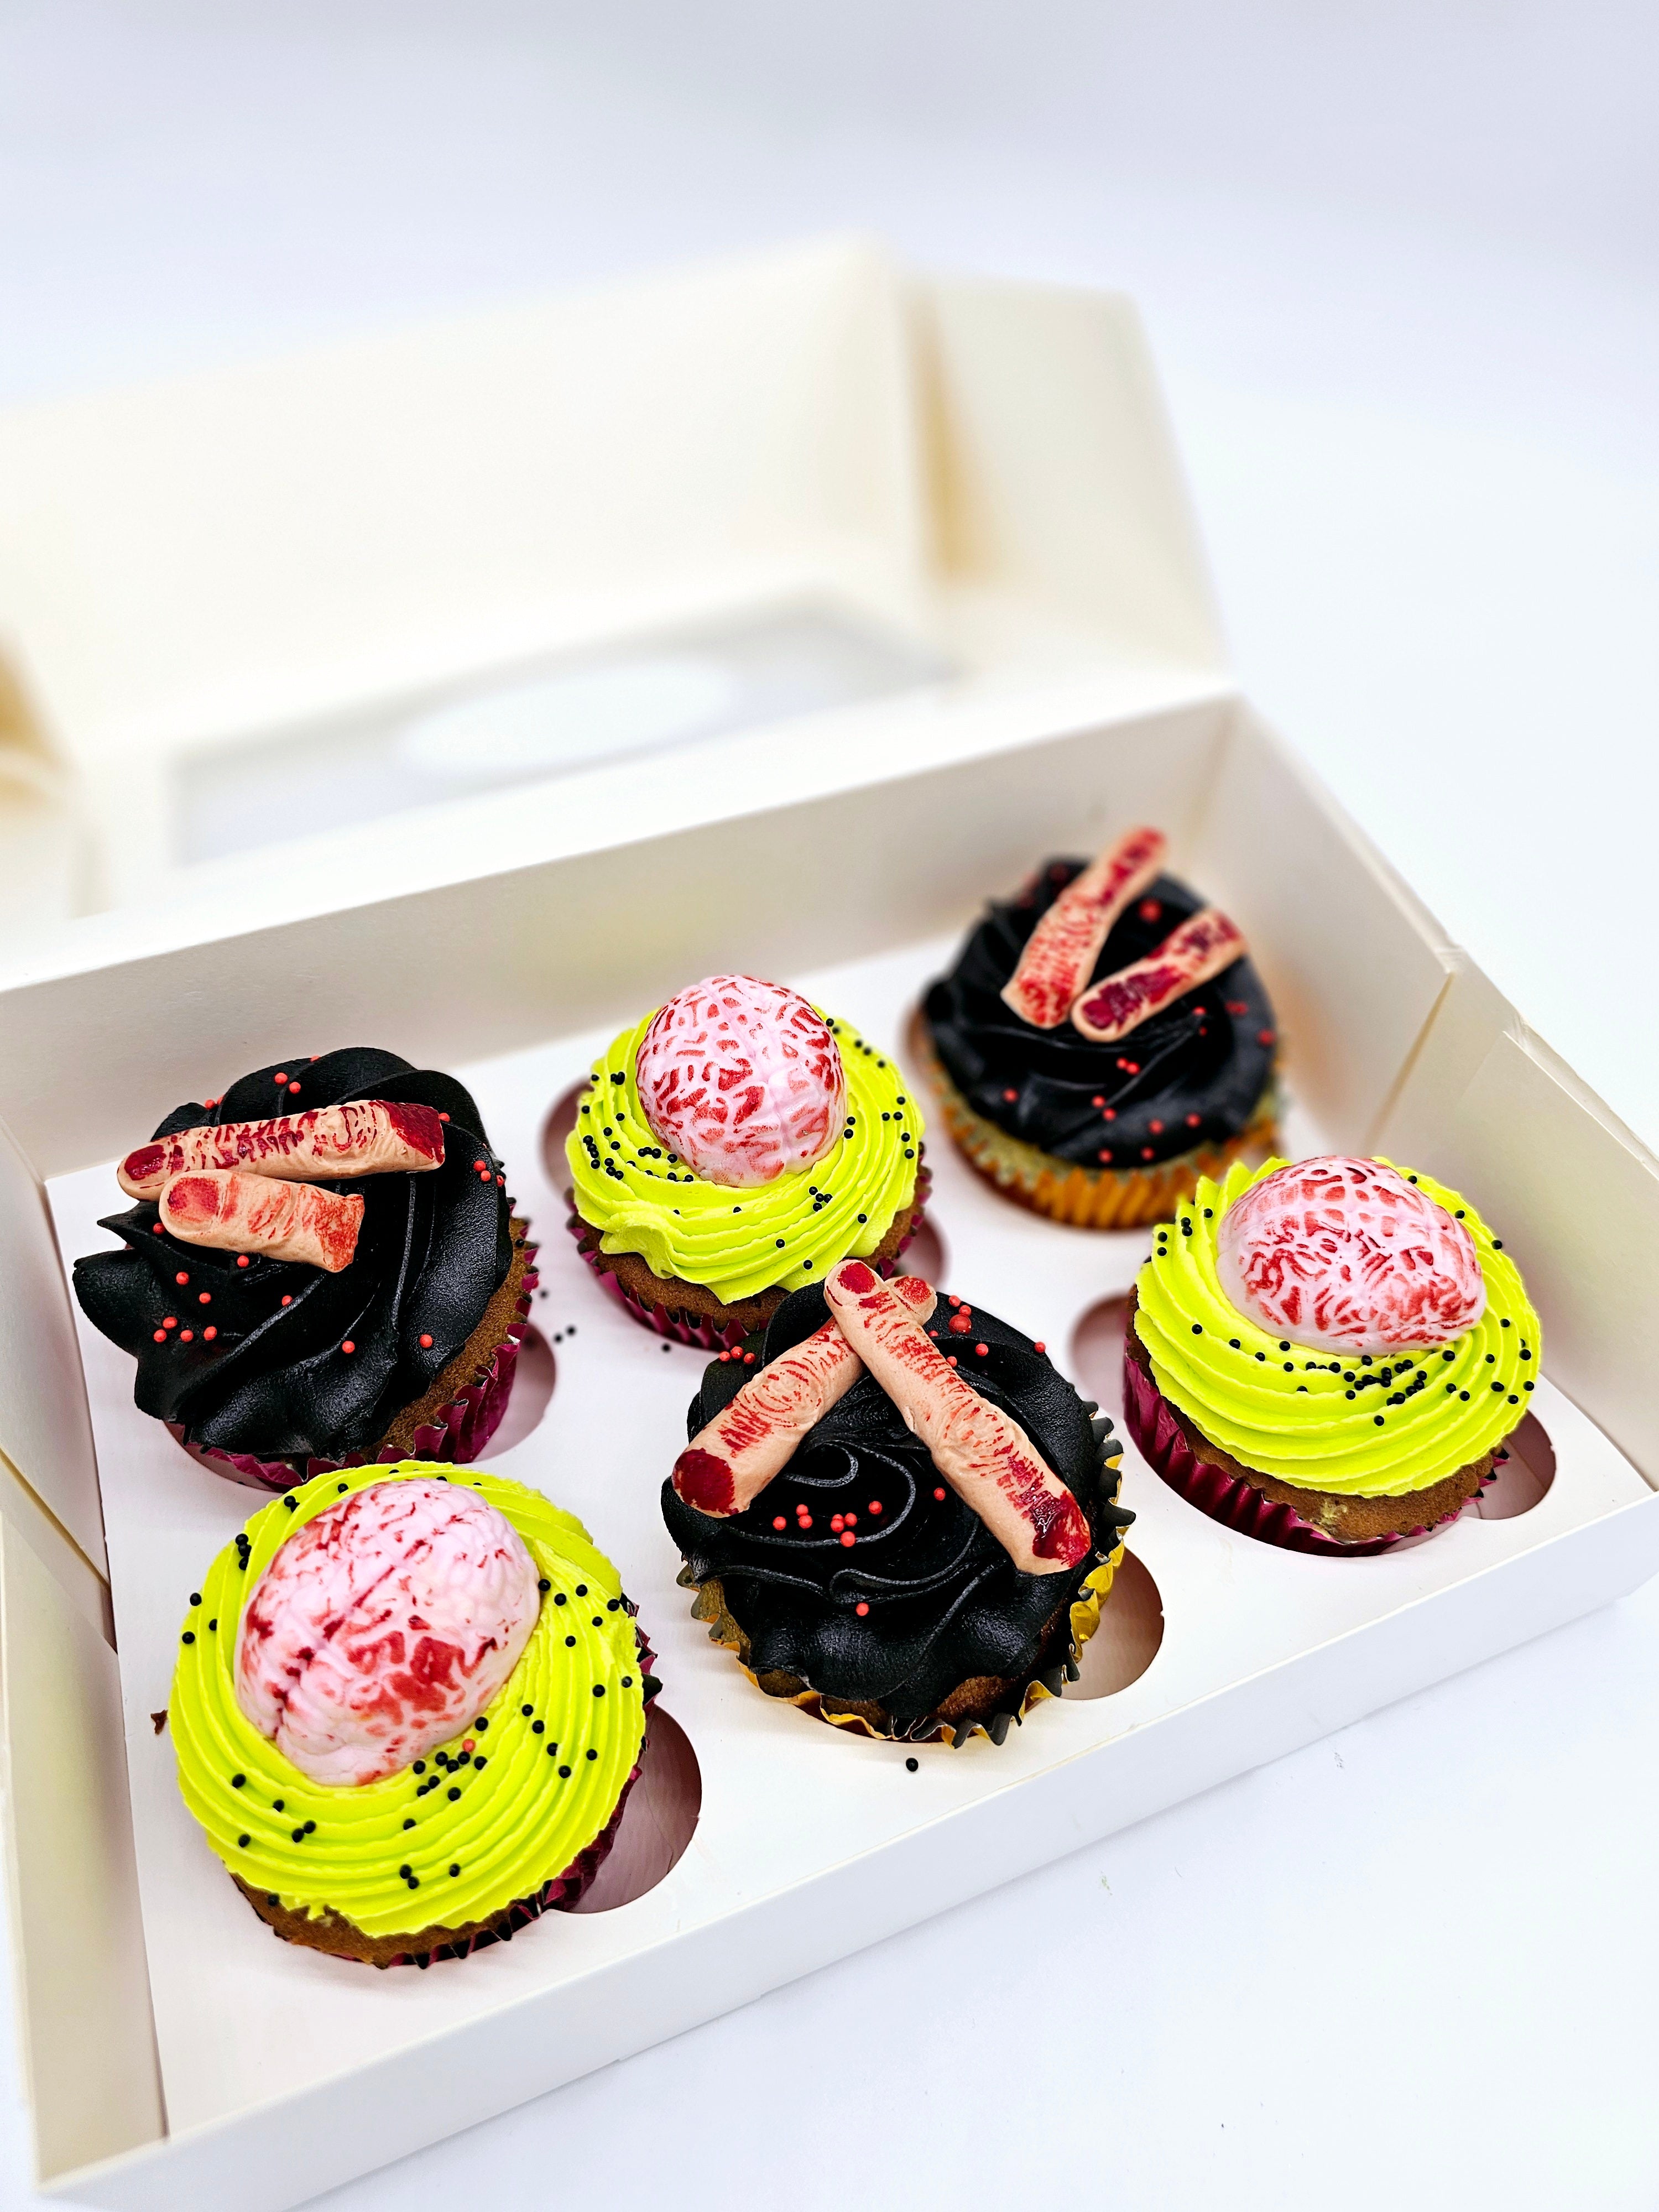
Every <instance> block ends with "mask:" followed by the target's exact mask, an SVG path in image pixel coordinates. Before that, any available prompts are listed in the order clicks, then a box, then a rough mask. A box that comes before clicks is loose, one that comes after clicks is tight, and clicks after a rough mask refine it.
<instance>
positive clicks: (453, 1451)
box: [167, 1244, 539, 1491]
mask: <svg viewBox="0 0 1659 2212" xmlns="http://www.w3.org/2000/svg"><path fill="white" fill-rule="evenodd" d="M527 1249H528V1250H529V1252H530V1253H531V1254H532V1256H533V1255H534V1252H535V1249H536V1248H535V1246H534V1245H533V1244H532V1245H531V1246H529V1247H527ZM538 1280H539V1278H538V1274H537V1273H536V1270H535V1268H534V1267H526V1270H525V1276H524V1282H523V1285H522V1290H521V1293H520V1298H519V1302H518V1313H517V1315H516V1316H515V1318H514V1319H513V1321H512V1322H510V1323H509V1324H508V1327H507V1334H506V1335H505V1336H504V1337H503V1338H502V1340H501V1342H500V1344H498V1345H497V1346H496V1347H495V1352H493V1353H492V1354H491V1356H490V1361H489V1367H488V1369H487V1370H485V1372H484V1373H483V1375H482V1376H480V1377H479V1379H478V1380H477V1382H476V1383H468V1384H467V1386H466V1388H465V1389H464V1390H463V1391H462V1392H461V1393H460V1395H459V1396H458V1397H456V1398H454V1399H453V1400H452V1401H450V1403H449V1404H448V1405H447V1406H442V1407H440V1408H439V1409H438V1413H437V1415H436V1417H435V1419H433V1420H431V1421H424V1422H422V1425H420V1427H419V1428H417V1429H416V1431H415V1441H414V1447H413V1449H412V1450H410V1452H409V1453H407V1454H406V1455H405V1456H406V1457H408V1458H410V1459H429V1460H435V1461H437V1462H441V1464H444V1465H447V1466H453V1467H466V1466H469V1465H470V1464H471V1462H473V1461H474V1460H476V1459H477V1456H478V1455H479V1454H480V1453H481V1452H482V1451H483V1449H485V1447H486V1446H487V1445H488V1444H489V1439H490V1438H491V1437H493V1436H494V1435H495V1431H496V1430H497V1429H498V1428H500V1426H501V1422H502V1419H503V1418H504V1417H505V1415H506V1413H507V1401H508V1400H509V1399H510V1398H511V1396H512V1395H513V1376H515V1375H516V1374H517V1372H518V1367H519V1345H520V1339H521V1338H522V1336H523V1334H524V1331H525V1328H526V1325H527V1323H528V1322H529V1318H530V1294H531V1292H532V1291H533V1290H534V1289H535V1287H536V1285H537V1283H538ZM167 1433H168V1434H169V1435H170V1436H171V1437H173V1439H174V1441H175V1442H176V1443H179V1445H181V1446H182V1447H183V1449H185V1451H187V1452H188V1453H189V1454H190V1456H191V1458H192V1459H193V1460H194V1461H195V1462H196V1463H197V1466H198V1467H204V1468H207V1470H208V1472H209V1473H210V1474H218V1475H222V1476H223V1477H224V1479H225V1480H226V1481H227V1482H240V1483H241V1484H243V1485H245V1486H246V1488H248V1489H250V1490H264V1491H284V1490H292V1489H293V1487H294V1486H295V1483H296V1482H309V1481H310V1480H311V1479H312V1477H313V1475H319V1474H340V1473H342V1472H343V1470H344V1469H345V1468H353V1467H369V1466H372V1465H374V1464H375V1462H374V1461H373V1460H372V1459H371V1458H370V1456H369V1455H368V1453H367V1452H351V1453H349V1454H348V1455H346V1457H345V1458H343V1459H307V1461H306V1462H304V1463H303V1465H302V1464H301V1463H300V1462H298V1461H295V1460H286V1459H261V1458H259V1457H258V1455H257V1454H256V1453H253V1452H236V1451H223V1450H221V1449H220V1448H219V1447H218V1446H217V1445H216V1444H192V1443H185V1436H184V1431H183V1430H182V1429H181V1428H180V1427H179V1425H178V1424H177V1423H176V1422H173V1421H169V1422H168V1423H167Z"/></svg>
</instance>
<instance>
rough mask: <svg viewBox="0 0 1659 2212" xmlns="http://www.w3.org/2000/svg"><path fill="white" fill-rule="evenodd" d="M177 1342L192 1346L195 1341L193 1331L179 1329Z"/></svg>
mask: <svg viewBox="0 0 1659 2212" xmlns="http://www.w3.org/2000/svg"><path fill="white" fill-rule="evenodd" d="M195 1341H196V1332H195V1330H194V1329H193V1328H181V1329H180V1330H179V1343H180V1344H194V1343H195Z"/></svg>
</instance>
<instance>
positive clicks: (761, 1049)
mask: <svg viewBox="0 0 1659 2212" xmlns="http://www.w3.org/2000/svg"><path fill="white" fill-rule="evenodd" d="M921 1135H922V1124H921V1115H920V1113H919V1112H918V1111H917V1109H916V1103H915V1099H914V1098H913V1097H911V1096H910V1094H909V1091H908V1087H907V1085H906V1083H905V1079H904V1077H903V1075H902V1073H900V1071H899V1069H898V1068H897V1067H896V1066H894V1064H893V1062H892V1061H891V1060H887V1059H884V1057H883V1056H882V1054H880V1053H878V1052H877V1051H876V1049H875V1048H874V1047H873V1046H872V1045H868V1044H866V1043H865V1042H864V1040H863V1039H862V1038H861V1037H860V1036H858V1034H857V1033H856V1031H854V1030H852V1029H849V1028H848V1025H847V1024H846V1023H845V1022H837V1021H833V1020H831V1019H829V1017H827V1016H826V1015H823V1014H821V1013H820V1012H818V1011H817V1008H816V1007H815V1006H811V1005H809V1004H808V1002H807V1001H806V1000H805V999H803V998H802V997H801V996H800V994H799V992H796V991H791V990H788V989H787V988H786V987H784V986H783V985H782V984H781V983H765V982H761V981H757V978H755V977H754V976H752V975H712V976H710V977H709V978H708V980H707V981H704V982H702V983H693V984H690V985H689V986H688V987H687V988H686V989H684V991H680V992H678V993H677V994H676V995H675V996H674V997H673V998H671V1000H669V1001H668V1003H667V1005H666V1006H659V1007H658V1008H657V1010H656V1011H655V1012H653V1013H650V1014H647V1016H646V1018H645V1019H644V1020H643V1021H642V1022H639V1023H637V1024H635V1026H634V1027H633V1028H632V1029H627V1030H623V1033H622V1035H621V1036H619V1037H617V1039H616V1040H615V1042H613V1043H612V1044H611V1048H610V1049H609V1051H608V1052H606V1053H605V1054H604V1056H603V1057H602V1058H601V1059H599V1060H596V1061H595V1063H594V1066H593V1073H592V1083H591V1085H590V1086H589V1088H588V1090H587V1091H586V1094H585V1096H584V1097H583V1098H582V1100H581V1103H580V1108H579V1109H578V1111H577V1115H576V1125H575V1127H574V1129H573V1131H572V1132H571V1134H570V1136H569V1138H568V1140H567V1142H566V1146H565V1158H566V1160H567V1161H568V1165H569V1170H570V1176H571V1187H570V1189H569V1190H568V1193H567V1194H566V1195H567V1197H568V1201H569V1205H570V1220H569V1228H570V1231H571V1234H572V1235H573V1236H574V1237H575V1238H576V1240H577V1246H578V1249H579V1250H580V1253H581V1255H582V1257H583V1258H584V1259H585V1260H586V1261H587V1263H588V1265H589V1267H592V1269H593V1270H594V1272H595V1273H597V1274H598V1275H599V1277H600V1278H601V1279H602V1280H603V1281H604V1282H605V1285H606V1286H607V1287H608V1288H609V1289H611V1291H613V1292H614V1293H615V1294H616V1295H617V1297H620V1298H621V1299H622V1301H623V1304H625V1305H626V1306H627V1308H628V1310H629V1312H630V1313H631V1314H632V1315H633V1316H634V1317H635V1320H637V1321H641V1322H644V1323H645V1324H646V1325H647V1327H648V1328H654V1329H655V1330H656V1331H657V1332H658V1333H659V1334H660V1335H663V1336H671V1337H674V1338H676V1339H678V1341H679V1342H681V1343H683V1344H698V1345H702V1346H704V1347H705V1349H707V1350H708V1351H711V1352H712V1351H715V1350H717V1349H718V1348H719V1347H720V1346H722V1345H735V1344H740V1343H741V1342H743V1340H744V1338H745V1337H747V1336H749V1335H750V1334H752V1333H753V1332H754V1331H755V1330H757V1329H759V1328H764V1327H765V1325H766V1323H767V1322H769V1320H770V1319H771V1317H772V1316H773V1315H774V1314H775V1313H776V1312H777V1310H778V1309H779V1307H780V1306H781V1304H783V1302H784V1300H785V1298H787V1297H788V1296H789V1294H790V1292H791V1291H798V1290H801V1289H803V1288H805V1286H807V1285H810V1284H813V1283H821V1282H822V1281H823V1279H824V1277H825V1275H827V1274H828V1273H829V1269H830V1268H831V1267H834V1266H835V1264H836V1261H837V1260H843V1259H846V1258H847V1257H848V1255H854V1256H856V1257H857V1258H859V1259H861V1260H867V1261H869V1263H870V1265H871V1266H872V1267H874V1268H875V1269H876V1271H877V1272H878V1273H880V1274H883V1275H887V1274H890V1273H892V1271H893V1268H894V1267H895V1266H896V1263H897V1261H898V1257H899V1255H900V1254H901V1253H902V1251H903V1249H904V1248H905V1246H906V1245H907V1244H908V1243H909V1241H910V1239H911V1237H913V1236H914V1235H915V1231H916V1229H917V1227H918V1225H920V1223H921V1217H922V1211H923V1207H924V1206H925V1204H926V1201H927V1182H928V1176H927V1169H926V1168H925V1167H924V1166H923V1164H922V1145H921Z"/></svg>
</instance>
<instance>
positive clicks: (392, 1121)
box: [115, 1098, 444, 1198]
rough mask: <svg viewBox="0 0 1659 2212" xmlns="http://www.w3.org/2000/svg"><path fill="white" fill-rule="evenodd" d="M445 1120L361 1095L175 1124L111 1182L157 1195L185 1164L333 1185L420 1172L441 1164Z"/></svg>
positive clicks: (141, 1194) (134, 1193)
mask: <svg viewBox="0 0 1659 2212" xmlns="http://www.w3.org/2000/svg"><path fill="white" fill-rule="evenodd" d="M443 1158H444V1128H443V1123H442V1121H441V1120H440V1119H439V1117H438V1115H437V1114H436V1113H435V1111H434V1110H433V1109H432V1108H431V1107H430V1106H416V1105H410V1104H405V1103H403V1102H401V1101H398V1100H393V1099H388V1098H360V1099H356V1100H354V1101H352V1102H351V1103H349V1104H347V1105H344V1106H316V1107H313V1108H311V1109H310V1110H309V1111H307V1112H306V1113H304V1114H282V1115H276V1116H275V1117H273V1118H272V1119H271V1120H270V1121H227V1122H225V1123H223V1124H222V1126H221V1127H218V1128H204V1129H180V1130H179V1132H178V1133H177V1134H176V1135H175V1136H171V1137H156V1138H155V1139H152V1140H151V1142H150V1143H149V1144H148V1145H140V1146H139V1147H138V1148H137V1151H136V1152H129V1153H128V1154H127V1156H126V1158H125V1159H124V1160H123V1161H122V1162H121V1163H120V1164H119V1165H118V1167H117V1169H116V1170H115V1179H116V1181H117V1182H118V1183H119V1184H120V1186H121V1188H122V1189H123V1190H124V1191H125V1193H126V1194H127V1195H128V1197H129V1198H157V1197H159V1196H160V1195H161V1188H162V1185H163V1184H164V1183H166V1182H167V1180H168V1178H169V1177H170V1176H176V1175H182V1174H184V1173H185V1170H189V1169H196V1168H235V1169H238V1170H240V1172H241V1173H242V1174H244V1175H252V1176H283V1177H284V1178H285V1179H286V1180H287V1181H288V1182H337V1181H341V1182H343V1181H348V1180H349V1179H350V1178H352V1177H354V1176H369V1175H395V1174H400V1173H401V1174H405V1175H418V1174H420V1173H422V1171H423V1170H427V1169H428V1168H436V1167H441V1166H442V1165H443Z"/></svg>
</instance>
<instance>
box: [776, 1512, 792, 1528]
mask: <svg viewBox="0 0 1659 2212" xmlns="http://www.w3.org/2000/svg"><path fill="white" fill-rule="evenodd" d="M788 1525H789V1524H788V1522H787V1521H786V1520H785V1519H784V1517H783V1516H782V1514H781V1513H775V1514H774V1515H773V1516H772V1526H773V1527H774V1528H787V1527H788Z"/></svg>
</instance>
